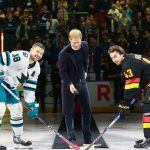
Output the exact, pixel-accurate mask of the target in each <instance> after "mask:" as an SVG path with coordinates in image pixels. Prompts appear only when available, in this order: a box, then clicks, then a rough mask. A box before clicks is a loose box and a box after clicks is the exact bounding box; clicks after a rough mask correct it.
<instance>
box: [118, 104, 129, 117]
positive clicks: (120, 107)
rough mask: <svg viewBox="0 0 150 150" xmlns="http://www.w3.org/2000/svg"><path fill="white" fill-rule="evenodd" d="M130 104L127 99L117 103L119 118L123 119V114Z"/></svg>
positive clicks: (127, 110)
mask: <svg viewBox="0 0 150 150" xmlns="http://www.w3.org/2000/svg"><path fill="white" fill-rule="evenodd" d="M130 106H131V104H130V103H129V102H127V101H122V102H121V103H120V104H119V107H118V112H119V114H120V118H121V119H123V118H124V116H125V114H126V113H127V112H129V109H130Z"/></svg>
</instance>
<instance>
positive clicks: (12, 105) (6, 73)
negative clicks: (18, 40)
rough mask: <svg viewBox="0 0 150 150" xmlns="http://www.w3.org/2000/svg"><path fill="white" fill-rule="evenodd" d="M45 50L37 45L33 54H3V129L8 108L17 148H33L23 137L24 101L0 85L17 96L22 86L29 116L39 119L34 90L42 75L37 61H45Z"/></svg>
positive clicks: (0, 80)
mask: <svg viewBox="0 0 150 150" xmlns="http://www.w3.org/2000/svg"><path fill="white" fill-rule="evenodd" d="M44 50H45V47H44V46H43V44H41V43H35V44H33V46H32V47H31V49H30V52H27V51H23V50H18V51H12V52H11V53H10V52H8V51H7V52H2V53H1V54H0V93H1V94H0V126H1V125H2V119H3V116H4V113H5V111H6V107H7V108H8V109H9V111H10V124H11V127H12V130H13V141H14V144H16V148H32V142H31V141H29V140H26V139H24V138H23V108H22V104H21V102H20V101H18V100H16V99H15V98H14V97H13V96H12V95H11V94H10V93H9V92H7V91H6V90H5V89H4V88H3V87H2V86H1V83H3V84H4V85H5V86H7V88H9V89H10V90H11V91H12V92H13V93H14V94H15V95H16V96H18V97H19V94H18V91H17V89H16V87H17V86H19V85H22V86H23V91H24V100H25V102H26V105H27V106H28V107H29V108H31V110H29V111H28V112H27V114H28V115H29V116H31V117H32V118H36V117H37V116H38V104H37V103H36V101H35V90H36V84H37V80H38V76H39V74H40V65H39V63H38V61H39V60H40V59H41V58H42V56H43V54H44Z"/></svg>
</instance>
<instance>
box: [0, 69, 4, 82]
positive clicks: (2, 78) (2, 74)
mask: <svg viewBox="0 0 150 150" xmlns="http://www.w3.org/2000/svg"><path fill="white" fill-rule="evenodd" d="M3 81H4V71H3V70H0V84H1V83H3Z"/></svg>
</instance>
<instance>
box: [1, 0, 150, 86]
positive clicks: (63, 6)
mask: <svg viewBox="0 0 150 150" xmlns="http://www.w3.org/2000/svg"><path fill="white" fill-rule="evenodd" d="M0 28H1V31H2V30H3V31H4V35H5V50H10V51H12V50H14V49H24V50H27V51H28V50H29V48H30V46H31V45H32V44H33V43H34V42H42V43H43V44H44V45H45V46H46V54H45V57H44V59H45V60H47V61H48V63H49V64H50V65H51V67H52V68H53V69H52V71H53V70H55V71H56V70H57V68H56V67H57V58H58V53H59V52H60V50H61V49H62V48H63V47H64V46H65V45H66V44H68V32H69V30H70V29H72V28H78V29H80V30H81V31H82V33H83V40H87V41H88V44H89V54H90V55H89V57H90V65H89V72H94V73H95V74H96V78H95V80H97V81H99V80H101V79H107V80H111V79H113V80H118V77H117V75H118V74H117V73H119V71H118V70H119V68H115V66H113V64H112V63H111V61H110V60H109V58H108V56H107V50H108V48H109V46H110V45H111V44H112V43H115V44H118V45H120V46H122V47H123V48H124V49H125V50H126V51H127V52H129V53H138V54H144V55H147V56H150V3H149V1H148V0H130V1H129V0H19V1H18V0H0ZM43 68H44V67H43ZM56 72H57V71H56ZM101 73H103V74H101ZM51 74H53V72H51ZM102 75H103V77H102ZM58 78H59V77H58ZM55 80H56V79H55ZM117 82H118V81H117ZM54 84H55V83H54Z"/></svg>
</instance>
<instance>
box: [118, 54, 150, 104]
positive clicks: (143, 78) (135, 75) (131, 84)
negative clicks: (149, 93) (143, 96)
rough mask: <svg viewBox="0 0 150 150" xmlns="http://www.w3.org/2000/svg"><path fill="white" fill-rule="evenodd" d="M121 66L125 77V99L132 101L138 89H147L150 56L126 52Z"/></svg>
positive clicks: (149, 76)
mask: <svg viewBox="0 0 150 150" xmlns="http://www.w3.org/2000/svg"><path fill="white" fill-rule="evenodd" d="M121 66H122V74H123V76H124V78H125V87H124V89H125V90H124V100H126V101H129V102H130V101H131V100H132V98H134V97H135V95H136V94H137V91H138V89H139V88H142V89H145V87H146V86H147V84H148V82H149V81H150V58H148V57H145V56H142V55H139V54H126V55H125V59H124V60H123V62H122V64H121Z"/></svg>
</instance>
